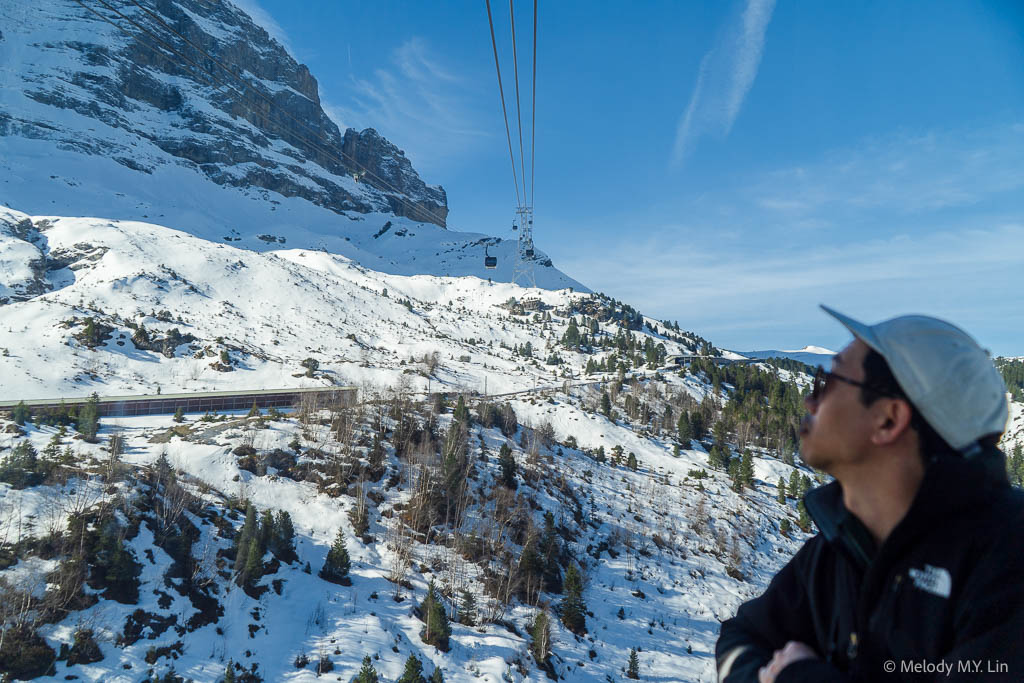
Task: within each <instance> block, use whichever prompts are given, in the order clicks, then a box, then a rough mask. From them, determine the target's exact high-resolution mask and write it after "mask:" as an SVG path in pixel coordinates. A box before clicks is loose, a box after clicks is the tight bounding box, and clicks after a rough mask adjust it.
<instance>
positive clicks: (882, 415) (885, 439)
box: [871, 398, 913, 446]
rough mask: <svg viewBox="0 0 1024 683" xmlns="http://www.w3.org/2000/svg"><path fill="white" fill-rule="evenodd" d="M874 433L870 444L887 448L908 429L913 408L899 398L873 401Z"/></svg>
mask: <svg viewBox="0 0 1024 683" xmlns="http://www.w3.org/2000/svg"><path fill="white" fill-rule="evenodd" d="M875 410H876V411H877V412H876V414H875V431H874V433H873V434H872V435H871V442H872V443H873V444H875V445H876V446H888V445H889V444H891V443H894V442H895V441H896V440H897V439H899V438H900V437H901V436H903V434H904V433H906V431H907V430H908V429H910V419H911V417H912V416H913V408H911V407H910V404H909V403H907V402H906V401H904V400H903V399H901V398H880V399H878V400H877V401H875Z"/></svg>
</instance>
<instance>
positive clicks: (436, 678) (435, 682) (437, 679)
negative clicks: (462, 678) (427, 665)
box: [430, 667, 444, 683]
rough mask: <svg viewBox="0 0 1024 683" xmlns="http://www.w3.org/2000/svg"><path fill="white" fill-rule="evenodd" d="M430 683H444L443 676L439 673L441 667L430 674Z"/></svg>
mask: <svg viewBox="0 0 1024 683" xmlns="http://www.w3.org/2000/svg"><path fill="white" fill-rule="evenodd" d="M430 683H444V674H443V673H441V667H437V668H436V669H434V673H432V674H430Z"/></svg>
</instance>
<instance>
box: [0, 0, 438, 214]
mask: <svg viewBox="0 0 1024 683" xmlns="http://www.w3.org/2000/svg"><path fill="white" fill-rule="evenodd" d="M140 5H141V8H140V7H139V6H136V5H134V4H122V5H118V6H117V13H114V12H112V11H110V10H107V9H105V8H103V7H102V6H98V7H97V8H95V10H96V12H97V13H99V14H101V15H102V17H101V16H99V15H98V14H97V13H94V12H91V11H89V10H88V9H86V8H84V7H82V6H81V5H79V4H78V3H76V2H74V0H55V1H54V2H50V3H45V5H44V6H40V7H38V8H35V9H33V10H32V11H31V12H29V11H25V10H24V8H20V7H19V3H17V2H15V1H14V0H0V24H2V25H3V26H4V36H5V38H6V39H8V40H9V39H10V35H11V33H12V32H13V33H22V34H24V35H23V36H22V38H23V39H24V40H25V41H26V43H28V44H31V46H32V47H33V48H34V49H37V50H42V51H43V52H44V53H45V56H46V60H43V62H46V61H49V62H53V61H55V60H59V61H60V64H59V67H57V68H54V67H53V65H52V63H49V64H48V63H38V62H37V63H33V64H28V65H18V67H19V68H18V71H19V72H20V75H21V78H22V82H23V93H24V95H25V97H27V98H28V99H30V100H32V101H35V102H37V103H40V104H43V105H47V106H48V107H52V108H56V109H60V110H71V111H74V112H76V113H77V114H79V115H80V116H82V117H86V118H88V119H92V120H94V121H96V122H98V123H101V124H105V125H102V126H100V125H96V126H92V127H89V128H87V129H86V130H87V131H88V132H87V133H86V134H83V133H82V130H81V129H79V130H76V131H73V132H68V131H66V130H65V129H63V128H62V127H61V126H55V125H52V123H50V122H48V121H46V120H44V119H43V118H41V117H32V116H29V115H25V114H24V113H22V112H17V111H13V112H12V111H7V112H3V113H0V136H8V135H14V136H23V137H26V138H43V139H52V140H56V141H58V142H59V143H60V146H61V147H62V148H63V149H70V150H75V151H78V152H80V153H83V154H89V155H103V156H106V157H109V158H111V159H114V160H116V161H117V162H118V163H120V164H122V165H124V166H126V167H128V168H132V169H134V170H137V171H140V172H144V173H148V172H152V170H153V169H154V168H156V167H157V166H159V165H161V164H167V163H174V164H181V165H185V166H189V167H192V168H194V169H195V170H197V171H199V172H200V173H202V174H204V175H205V176H206V177H208V178H209V179H210V180H212V181H213V182H215V183H218V184H221V185H229V186H234V187H239V188H247V189H250V188H253V189H264V190H269V191H272V192H276V193H278V194H280V195H283V196H285V197H300V198H303V199H306V200H308V201H310V202H312V203H314V204H317V205H319V206H322V207H324V208H327V209H329V210H331V211H334V212H336V213H339V214H343V213H347V212H357V213H368V212H371V211H382V212H391V213H394V214H396V215H399V216H407V217H410V218H413V219H415V220H418V221H428V222H431V223H435V224H437V225H439V226H441V227H444V226H445V220H446V217H447V213H448V207H447V197H446V195H445V192H444V189H443V188H441V187H439V186H429V185H427V184H426V183H424V182H423V180H422V179H421V178H420V177H419V175H418V174H417V173H416V171H415V169H413V167H412V164H411V163H410V162H409V160H408V159H407V158H406V157H405V155H404V154H403V153H402V151H401V150H400V149H398V148H397V147H395V146H394V145H393V144H391V143H390V142H388V141H387V140H386V139H384V138H383V137H381V136H380V135H379V134H378V133H377V132H376V131H374V130H373V129H367V130H364V131H362V132H358V131H355V130H351V129H350V130H348V131H346V132H345V134H344V135H342V133H341V131H340V130H339V129H338V126H337V125H336V124H335V123H334V122H333V121H332V120H331V119H330V118H329V117H328V116H327V115H326V113H325V112H324V110H323V108H322V107H321V104H320V97H319V93H318V86H317V81H316V79H315V78H314V77H313V75H312V74H310V72H309V69H308V68H307V67H305V66H304V65H302V64H299V63H297V62H296V61H295V60H294V59H293V58H292V57H291V56H290V55H289V54H288V52H287V51H286V50H285V49H284V47H282V46H281V44H280V43H278V42H277V41H275V40H274V39H273V38H271V37H270V36H269V35H268V34H267V32H266V31H265V30H264V29H262V28H261V27H260V26H258V25H256V24H255V23H253V21H252V20H251V18H250V17H249V16H248V15H247V14H246V13H245V12H243V11H242V10H240V9H239V8H237V7H235V6H234V5H232V4H231V3H229V2H208V1H206V0H140ZM104 18H105V19H106V20H105V19H104ZM39 36H46V37H47V39H46V40H39V38H38V37H39ZM221 65H223V67H225V68H221ZM22 66H24V67H25V68H23V69H22V68H20V67H22Z"/></svg>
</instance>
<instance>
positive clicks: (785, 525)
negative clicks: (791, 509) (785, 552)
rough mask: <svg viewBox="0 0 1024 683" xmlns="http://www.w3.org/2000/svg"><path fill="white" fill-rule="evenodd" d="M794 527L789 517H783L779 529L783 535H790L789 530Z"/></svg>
mask: <svg viewBox="0 0 1024 683" xmlns="http://www.w3.org/2000/svg"><path fill="white" fill-rule="evenodd" d="M792 529H793V525H792V524H790V523H789V518H788V517H783V518H782V522H780V523H779V531H781V532H782V534H783V535H785V536H789V532H790V531H791V530H792Z"/></svg>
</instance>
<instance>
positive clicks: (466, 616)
mask: <svg viewBox="0 0 1024 683" xmlns="http://www.w3.org/2000/svg"><path fill="white" fill-rule="evenodd" d="M459 623H460V624H462V625H463V626H476V598H474V597H473V594H472V593H470V592H469V591H468V590H465V589H463V591H462V600H461V602H460V603H459Z"/></svg>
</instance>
